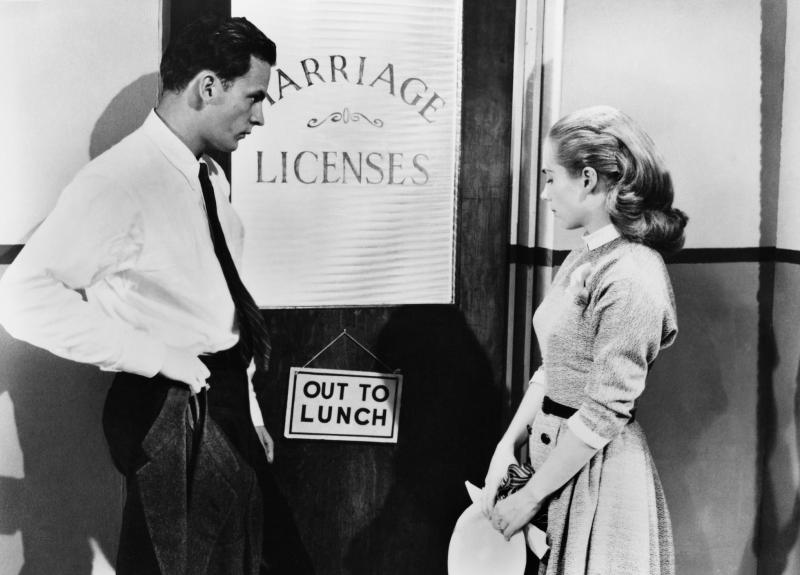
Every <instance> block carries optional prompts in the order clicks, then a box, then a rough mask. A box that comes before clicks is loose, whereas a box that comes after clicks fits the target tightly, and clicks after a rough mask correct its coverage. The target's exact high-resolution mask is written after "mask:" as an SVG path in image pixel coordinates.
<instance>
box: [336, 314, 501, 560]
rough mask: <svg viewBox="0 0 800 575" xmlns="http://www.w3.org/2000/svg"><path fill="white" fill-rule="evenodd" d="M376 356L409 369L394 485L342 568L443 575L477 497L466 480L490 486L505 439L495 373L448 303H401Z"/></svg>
mask: <svg viewBox="0 0 800 575" xmlns="http://www.w3.org/2000/svg"><path fill="white" fill-rule="evenodd" d="M376 354H377V356H378V357H381V358H384V359H385V360H386V361H387V363H388V364H389V365H392V366H394V367H397V368H399V369H401V371H402V373H403V393H402V409H401V414H400V430H399V441H398V444H397V451H396V453H395V457H394V460H393V466H394V473H393V480H394V481H393V484H392V486H391V488H390V490H389V493H388V495H387V497H386V499H385V501H384V504H383V506H382V508H381V509H379V510H377V513H376V515H375V518H374V519H373V520H372V521H371V523H370V524H369V525H367V526H366V527H365V528H363V529H362V530H361V531H360V532H358V533H356V534H355V536H354V537H353V539H352V540H351V542H350V545H349V548H348V550H347V552H346V556H345V558H344V561H345V567H346V568H347V569H348V571H349V572H350V573H352V574H353V575H373V574H375V573H381V575H391V574H405V573H430V574H439V573H441V574H444V573H446V572H447V548H448V544H449V540H450V535H451V533H452V530H453V527H454V525H455V523H456V520H457V519H458V517H459V515H460V514H461V513H462V512H463V511H464V509H466V508H467V506H468V505H469V503H470V502H469V499H468V497H467V493H466V490H465V487H464V481H465V480H469V481H471V482H473V483H475V484H477V485H483V477H484V475H485V473H486V469H487V467H488V464H489V459H490V458H491V455H492V452H493V449H494V446H495V444H496V442H497V440H498V439H499V436H500V431H501V429H500V426H501V408H502V400H501V393H500V390H499V388H496V387H495V386H494V385H493V382H494V381H495V379H496V377H495V376H496V374H493V373H492V369H491V365H490V363H489V359H488V358H487V356H486V355H485V354H484V352H483V350H482V349H481V346H480V344H479V342H478V341H477V339H476V338H475V336H474V334H473V333H472V331H471V330H470V328H469V326H468V325H467V323H466V321H465V319H464V317H463V315H462V314H461V312H460V311H459V310H458V309H456V308H454V307H449V306H411V307H404V308H399V309H397V310H396V311H394V312H393V313H392V314H391V317H390V318H389V321H388V322H387V324H386V326H385V327H384V329H383V330H382V332H381V334H380V335H379V337H378V341H377V344H376ZM376 369H379V368H376Z"/></svg>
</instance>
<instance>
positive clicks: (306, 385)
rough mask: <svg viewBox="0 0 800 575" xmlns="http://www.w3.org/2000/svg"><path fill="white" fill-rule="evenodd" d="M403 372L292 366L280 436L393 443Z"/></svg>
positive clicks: (395, 439) (394, 441)
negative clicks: (284, 419)
mask: <svg viewBox="0 0 800 575" xmlns="http://www.w3.org/2000/svg"><path fill="white" fill-rule="evenodd" d="M402 386H403V376H402V375H400V374H399V373H393V374H387V373H376V372H371V371H345V370H339V369H315V368H305V367H293V368H292V369H291V372H290V376H289V396H288V399H287V402H286V425H285V428H284V435H285V436H286V437H287V438H295V439H329V440H334V441H369V442H378V443H397V432H398V420H399V417H400V394H401V391H402Z"/></svg>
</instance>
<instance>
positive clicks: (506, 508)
mask: <svg viewBox="0 0 800 575" xmlns="http://www.w3.org/2000/svg"><path fill="white" fill-rule="evenodd" d="M529 486H530V483H529V484H528V485H527V486H525V487H523V488H522V489H520V490H519V491H517V492H516V493H513V494H511V495H509V496H508V497H506V498H505V499H503V500H502V501H498V502H497V505H495V506H494V511H492V515H491V517H490V520H491V522H492V526H493V527H494V528H495V529H497V530H498V531H500V533H502V534H503V537H505V538H506V541H508V540H509V539H511V536H512V535H514V534H515V533H516V532H517V531H519V530H520V529H522V528H523V527H524V526H525V525H527V524H528V523H529V522H530V520H531V519H533V517H534V516H535V515H536V514H537V513H538V512H539V510H540V509H541V508H542V500H541V499H539V498H538V497H536V496H535V495H534V494H533V490H532V489H529V488H528V487H529Z"/></svg>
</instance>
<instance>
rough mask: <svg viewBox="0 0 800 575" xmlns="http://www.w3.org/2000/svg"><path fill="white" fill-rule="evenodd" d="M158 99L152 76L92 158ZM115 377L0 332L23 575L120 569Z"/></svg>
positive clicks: (103, 121) (133, 88)
mask: <svg viewBox="0 0 800 575" xmlns="http://www.w3.org/2000/svg"><path fill="white" fill-rule="evenodd" d="M157 92H158V74H157V73H155V72H154V73H151V74H147V75H144V76H142V77H140V78H138V79H137V80H135V81H134V82H132V83H131V84H129V85H128V86H126V87H125V88H124V89H123V90H122V91H121V92H120V93H119V94H117V96H115V97H114V98H113V99H112V100H111V102H110V103H109V105H108V106H107V107H106V109H105V111H104V112H103V113H102V115H101V116H100V118H99V119H98V120H97V122H96V124H95V127H94V129H93V131H92V134H91V138H90V144H89V156H90V157H91V158H95V157H96V156H98V155H100V154H101V153H103V152H104V151H105V150H107V149H108V148H110V147H111V146H113V145H114V144H116V143H117V142H119V141H120V140H121V139H122V138H123V137H125V136H126V135H128V134H129V133H130V132H132V131H134V130H135V129H136V128H138V127H139V126H140V125H141V123H142V122H143V121H144V119H145V117H146V116H147V114H148V112H149V111H150V110H151V109H152V108H153V105H154V104H155V101H156V96H157ZM111 378H112V376H111V375H110V374H107V373H103V372H101V371H99V370H98V369H97V368H96V367H93V366H88V365H82V364H78V363H74V362H70V361H67V360H64V359H61V358H58V357H56V356H54V355H52V354H50V353H48V352H46V351H43V350H41V349H38V348H35V347H34V346H31V345H28V344H26V343H23V342H20V341H16V340H14V339H13V338H11V336H9V335H8V334H7V333H6V332H5V331H3V330H0V395H2V394H4V393H8V394H9V397H10V399H11V403H12V404H13V409H14V411H13V413H14V419H15V422H16V428H17V429H16V431H17V436H18V439H19V446H20V449H21V450H22V456H23V462H24V463H23V467H24V477H23V478H21V479H17V478H12V477H0V534H4V535H12V534H15V533H17V532H21V536H22V545H23V554H24V565H23V567H22V570H21V573H22V574H23V575H53V574H58V575H90V574H91V573H92V563H93V561H97V560H98V559H97V558H96V557H95V553H98V552H100V553H102V554H103V555H104V556H105V558H106V559H107V560H108V561H109V562H110V563H112V564H113V562H114V557H115V556H116V548H117V538H118V535H119V527H120V517H121V512H122V504H123V501H124V492H123V488H124V487H123V480H122V477H121V476H120V475H119V474H118V472H117V471H116V470H115V469H114V467H113V465H112V463H111V459H110V457H109V455H108V449H107V447H106V443H105V439H104V437H103V431H102V427H101V423H100V421H101V415H102V409H103V402H104V400H105V395H106V391H107V389H108V386H109V384H110V382H111ZM92 540H93V541H94V543H95V544H94V545H93V543H92ZM101 560H102V559H101ZM2 563H3V564H5V562H2ZM3 575H15V574H5V573H4V574H3Z"/></svg>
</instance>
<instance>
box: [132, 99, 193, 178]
mask: <svg viewBox="0 0 800 575" xmlns="http://www.w3.org/2000/svg"><path fill="white" fill-rule="evenodd" d="M142 129H143V130H144V132H145V133H146V134H147V135H148V136H149V137H150V139H151V140H153V142H154V143H155V144H156V146H158V148H159V149H160V150H161V152H162V153H163V154H164V156H166V158H167V160H169V161H170V163H171V164H172V165H174V166H175V167H176V168H177V169H178V170H180V172H181V173H182V174H183V175H184V176H185V177H186V179H187V180H188V181H189V182H195V181H197V173H198V171H199V169H200V163H199V161H198V160H197V158H195V157H194V154H193V153H192V151H191V150H190V149H189V148H188V147H187V146H186V144H184V143H183V142H182V141H181V139H180V138H179V137H178V136H177V135H176V134H175V132H173V131H172V130H171V129H170V127H169V126H167V125H166V124H165V123H164V120H162V119H161V118H160V117H159V116H158V114H156V111H155V110H151V111H150V114H148V116H147V119H146V120H145V121H144V124H142Z"/></svg>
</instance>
